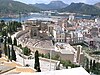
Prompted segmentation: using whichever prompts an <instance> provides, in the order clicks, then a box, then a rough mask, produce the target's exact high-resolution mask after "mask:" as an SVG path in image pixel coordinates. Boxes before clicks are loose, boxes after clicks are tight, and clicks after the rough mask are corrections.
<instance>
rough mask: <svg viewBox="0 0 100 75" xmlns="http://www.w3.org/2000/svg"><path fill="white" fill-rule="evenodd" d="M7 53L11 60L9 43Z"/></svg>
mask: <svg viewBox="0 0 100 75" xmlns="http://www.w3.org/2000/svg"><path fill="white" fill-rule="evenodd" d="M7 55H8V59H9V60H10V47H9V45H8V50H7Z"/></svg>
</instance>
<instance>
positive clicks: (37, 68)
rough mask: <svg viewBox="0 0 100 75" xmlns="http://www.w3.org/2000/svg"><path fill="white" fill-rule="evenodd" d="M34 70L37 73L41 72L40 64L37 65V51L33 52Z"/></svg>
mask: <svg viewBox="0 0 100 75" xmlns="http://www.w3.org/2000/svg"><path fill="white" fill-rule="evenodd" d="M34 68H35V69H36V70H37V71H38V72H41V70H40V63H39V53H38V51H36V52H35V64H34Z"/></svg>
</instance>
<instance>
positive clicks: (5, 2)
mask: <svg viewBox="0 0 100 75" xmlns="http://www.w3.org/2000/svg"><path fill="white" fill-rule="evenodd" d="M36 11H38V8H36V7H34V6H30V5H27V4H24V3H21V2H18V1H13V0H0V13H6V14H7V13H19V12H22V13H27V12H36Z"/></svg>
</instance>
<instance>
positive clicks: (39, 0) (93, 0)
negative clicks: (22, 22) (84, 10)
mask: <svg viewBox="0 0 100 75" xmlns="http://www.w3.org/2000/svg"><path fill="white" fill-rule="evenodd" d="M15 1H19V2H23V3H26V4H35V3H46V4H48V3H50V2H51V1H63V2H64V3H66V4H70V3H72V2H74V3H79V2H81V3H86V4H95V3H98V2H100V1H99V0H82V1H80V0H68V1H66V0H49V1H48V0H15Z"/></svg>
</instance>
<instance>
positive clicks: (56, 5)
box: [34, 1, 68, 10]
mask: <svg viewBox="0 0 100 75" xmlns="http://www.w3.org/2000/svg"><path fill="white" fill-rule="evenodd" d="M34 6H36V7H38V8H40V9H42V10H56V9H62V8H65V7H67V6H68V4H65V3H64V2H62V1H51V2H50V3H49V4H43V3H42V4H35V5H34Z"/></svg>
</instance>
